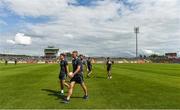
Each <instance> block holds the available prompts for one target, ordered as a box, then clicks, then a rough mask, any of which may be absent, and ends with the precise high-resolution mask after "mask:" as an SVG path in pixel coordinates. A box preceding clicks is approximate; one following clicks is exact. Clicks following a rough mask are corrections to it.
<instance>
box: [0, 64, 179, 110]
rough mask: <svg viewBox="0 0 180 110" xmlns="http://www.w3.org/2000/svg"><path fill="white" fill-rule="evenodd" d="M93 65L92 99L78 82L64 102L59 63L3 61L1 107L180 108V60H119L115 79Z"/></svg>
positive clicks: (103, 69) (90, 90)
mask: <svg viewBox="0 0 180 110" xmlns="http://www.w3.org/2000/svg"><path fill="white" fill-rule="evenodd" d="M93 66H94V68H93V75H92V78H90V79H87V78H85V82H86V84H87V87H88V91H89V99H88V100H83V99H82V96H83V95H84V94H83V91H82V89H81V88H80V86H79V85H76V87H75V90H74V93H73V96H72V98H71V102H70V103H69V104H63V103H61V99H60V96H59V95H58V93H57V91H58V90H59V82H58V73H59V65H58V64H18V65H16V66H15V65H13V64H9V65H7V66H5V65H4V64H0V108H1V109H5V108H27V109H31V108H36V109H38V108H43V109H45V108H56V109H63V108H74V109H75V108H96V109H98V108H106V109H116V108H122V109H124V108H127V109H132V108H135V109H140V108H142V109H146V108H148V109H149V108H156V109H160V108H180V65H178V64H115V65H113V69H112V75H113V78H112V80H108V79H107V78H106V71H105V67H104V65H102V64H96V65H93ZM65 92H67V89H66V90H65Z"/></svg>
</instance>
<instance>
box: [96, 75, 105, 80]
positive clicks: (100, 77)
mask: <svg viewBox="0 0 180 110" xmlns="http://www.w3.org/2000/svg"><path fill="white" fill-rule="evenodd" d="M95 78H98V79H106V77H102V76H96V77H95Z"/></svg>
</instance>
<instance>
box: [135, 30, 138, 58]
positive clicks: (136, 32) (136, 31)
mask: <svg viewBox="0 0 180 110" xmlns="http://www.w3.org/2000/svg"><path fill="white" fill-rule="evenodd" d="M134 33H135V34H136V58H138V33H139V27H135V28H134Z"/></svg>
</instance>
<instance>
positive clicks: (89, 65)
mask: <svg viewBox="0 0 180 110" xmlns="http://www.w3.org/2000/svg"><path fill="white" fill-rule="evenodd" d="M87 71H88V74H87V77H90V74H91V73H92V64H91V58H90V57H88V59H87Z"/></svg>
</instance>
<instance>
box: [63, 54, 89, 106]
mask: <svg viewBox="0 0 180 110" xmlns="http://www.w3.org/2000/svg"><path fill="white" fill-rule="evenodd" d="M72 57H73V60H72V66H73V73H72V72H70V73H69V74H68V76H69V77H70V78H71V80H70V87H69V90H68V95H67V97H66V98H65V99H64V101H63V102H64V103H69V101H70V97H71V95H72V93H73V89H74V86H75V84H76V83H78V84H80V85H81V87H82V88H83V90H84V96H83V99H88V93H87V87H86V85H85V83H84V80H83V68H82V62H81V60H80V59H79V58H78V52H77V51H73V52H72Z"/></svg>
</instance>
